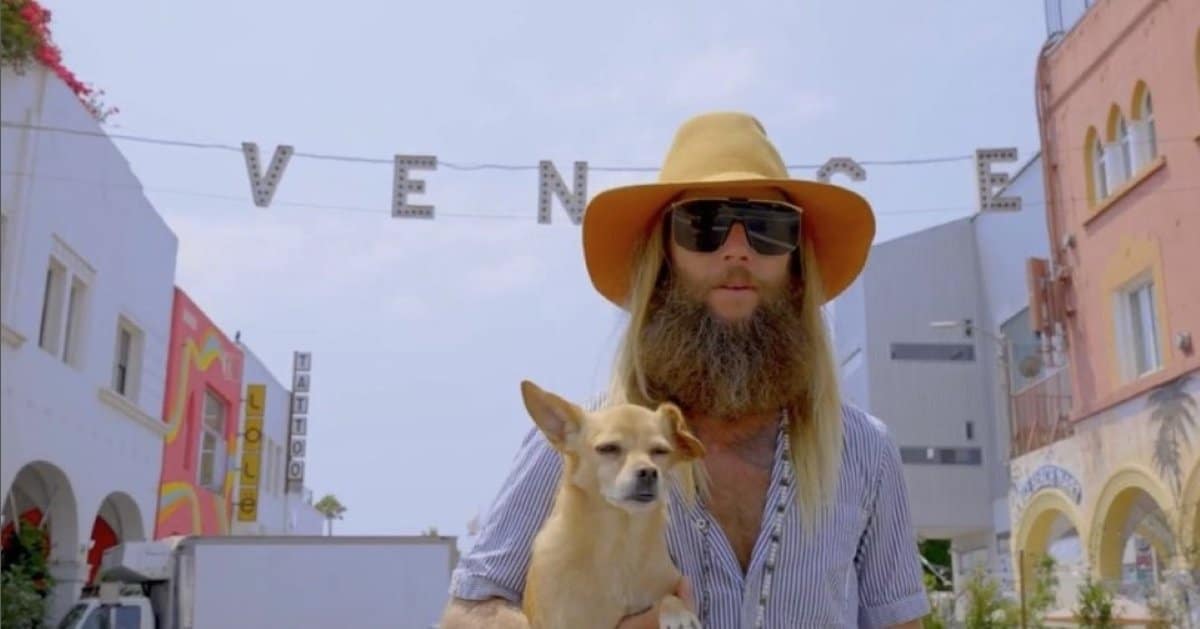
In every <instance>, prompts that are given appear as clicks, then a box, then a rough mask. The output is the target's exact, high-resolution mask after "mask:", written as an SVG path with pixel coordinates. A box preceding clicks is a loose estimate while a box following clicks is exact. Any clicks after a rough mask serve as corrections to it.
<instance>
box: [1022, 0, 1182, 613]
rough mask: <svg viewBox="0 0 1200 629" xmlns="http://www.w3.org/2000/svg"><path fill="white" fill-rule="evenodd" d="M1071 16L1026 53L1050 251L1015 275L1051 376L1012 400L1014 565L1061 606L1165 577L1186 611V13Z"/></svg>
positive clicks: (1127, 7) (1104, 6)
mask: <svg viewBox="0 0 1200 629" xmlns="http://www.w3.org/2000/svg"><path fill="white" fill-rule="evenodd" d="M1048 4H1050V5H1054V4H1055V3H1054V2H1050V3H1048ZM1083 6H1084V9H1083V11H1082V13H1081V14H1080V15H1078V21H1076V22H1075V23H1074V24H1073V25H1067V26H1066V28H1065V29H1062V30H1060V31H1059V32H1052V33H1051V37H1050V39H1049V40H1048V41H1047V43H1046V46H1045V47H1044V48H1043V50H1042V53H1041V54H1040V56H1039V59H1038V71H1037V86H1036V94H1037V107H1038V118H1039V125H1040V132H1041V138H1042V151H1043V155H1044V157H1045V159H1044V169H1045V170H1044V172H1045V181H1046V198H1047V207H1046V214H1047V217H1046V218H1047V228H1048V235H1049V242H1050V245H1051V252H1052V253H1051V256H1050V259H1049V260H1031V261H1030V264H1029V269H1030V273H1029V280H1030V296H1031V312H1033V313H1034V314H1033V320H1034V323H1033V325H1034V327H1035V328H1036V329H1037V330H1038V331H1039V332H1040V338H1041V339H1042V342H1043V351H1044V354H1043V355H1044V358H1043V360H1045V361H1046V363H1047V364H1049V365H1052V368H1051V369H1050V370H1049V373H1050V375H1049V376H1047V377H1046V378H1045V379H1044V380H1043V382H1042V383H1040V384H1039V385H1035V386H1034V387H1031V388H1030V389H1028V390H1027V391H1026V392H1025V393H1022V394H1020V395H1023V396H1024V397H1025V399H1018V400H1017V401H1016V402H1017V403H1016V404H1014V409H1015V415H1016V417H1015V421H1016V424H1017V430H1016V432H1015V434H1017V435H1020V436H1021V437H1022V438H1021V439H1020V442H1019V443H1014V452H1013V454H1014V458H1013V460H1012V464H1011V474H1012V489H1011V491H1010V497H1009V500H1010V513H1011V516H1012V520H1013V529H1012V530H1013V532H1014V534H1013V547H1014V563H1015V564H1016V570H1017V572H1018V575H1026V579H1028V578H1029V577H1028V575H1031V574H1032V566H1033V563H1034V561H1035V560H1036V558H1037V557H1038V556H1039V555H1040V554H1042V553H1045V552H1051V553H1052V554H1054V555H1055V556H1056V557H1057V558H1058V559H1059V560H1060V565H1062V568H1061V572H1060V578H1062V580H1063V582H1062V585H1061V586H1060V588H1059V597H1060V602H1062V603H1063V604H1064V605H1068V604H1070V603H1071V602H1072V600H1073V597H1074V592H1075V582H1076V581H1077V580H1078V579H1079V578H1081V577H1082V575H1084V574H1085V573H1088V572H1090V573H1091V574H1092V576H1093V577H1097V578H1100V579H1103V580H1104V581H1105V582H1107V583H1109V584H1110V585H1112V586H1114V587H1115V588H1116V589H1117V590H1118V592H1119V594H1120V595H1121V596H1122V597H1124V598H1127V599H1130V600H1131V601H1134V602H1139V601H1147V600H1150V599H1151V598H1153V597H1154V596H1155V595H1156V592H1158V593H1161V592H1162V589H1161V588H1162V584H1163V583H1168V582H1169V583H1172V584H1174V587H1175V590H1174V591H1176V592H1187V591H1190V594H1189V595H1188V596H1190V598H1187V597H1184V598H1183V599H1181V600H1184V601H1185V604H1184V608H1186V607H1188V606H1190V607H1191V609H1192V610H1193V612H1192V613H1193V614H1194V613H1196V611H1200V596H1198V594H1200V592H1198V591H1197V589H1196V584H1197V582H1198V581H1200V548H1198V547H1200V508H1198V503H1200V406H1198V404H1200V402H1198V398H1200V355H1198V354H1197V348H1196V345H1197V343H1198V342H1200V339H1197V338H1196V336H1197V335H1198V334H1200V2H1194V1H1183V0H1138V1H1133V2H1131V1H1127V0H1100V1H1098V2H1087V3H1084V5H1083ZM1060 11H1061V9H1060ZM1048 13H1049V12H1048ZM1050 21H1051V22H1052V21H1053V19H1051V20H1050ZM1061 26H1062V25H1060V27H1061ZM1051 30H1055V29H1054V28H1053V27H1052V29H1051ZM1063 400H1065V401H1066V402H1065V403H1061V402H1062V401H1063ZM1047 408H1049V409H1052V412H1051V413H1049V414H1047V413H1045V412H1037V413H1024V414H1023V412H1022V409H1040V410H1041V411H1044V410H1045V409H1047ZM1063 564H1065V565H1063ZM1189 601H1190V602H1189Z"/></svg>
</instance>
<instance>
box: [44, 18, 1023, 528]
mask: <svg viewBox="0 0 1200 629" xmlns="http://www.w3.org/2000/svg"><path fill="white" fill-rule="evenodd" d="M46 5H47V6H48V8H50V9H51V10H52V11H53V12H54V20H53V22H52V29H53V32H54V35H55V38H56V40H57V41H58V43H59V45H60V47H61V48H62V50H63V55H64V59H65V61H66V64H67V66H68V67H69V68H71V69H72V70H74V71H75V72H76V74H77V75H78V76H79V77H80V78H81V79H82V80H84V81H86V82H90V83H94V84H95V85H96V86H97V87H99V88H102V89H104V90H105V91H106V95H105V98H106V100H107V102H108V103H109V104H110V105H116V106H118V107H120V109H121V113H120V114H119V115H117V116H116V117H115V118H113V119H112V121H111V124H110V125H109V129H110V130H111V131H113V132H119V133H130V134H138V135H146V136H154V137H166V138H177V139H186V140H202V141H212V142H220V143H223V144H234V145H236V144H239V143H240V142H242V141H246V140H253V141H256V142H258V143H259V145H260V147H261V148H262V151H263V157H264V160H267V159H269V157H270V153H271V151H272V150H273V148H274V146H275V144H276V143H289V144H292V145H294V146H296V148H297V150H299V151H308V152H319V153H334V154H339V155H358V156H370V157H382V158H389V157H390V156H391V155H393V154H395V153H413V154H434V155H437V156H438V157H439V158H441V159H443V160H448V161H458V162H501V163H515V164H536V162H537V161H538V160H539V159H552V160H554V161H555V163H556V164H557V165H558V168H559V170H560V172H562V173H563V174H564V175H565V176H567V177H569V175H570V169H571V162H572V161H573V160H577V159H583V160H588V161H589V162H590V163H591V164H592V165H635V166H658V165H659V164H660V162H661V159H662V157H663V154H664V152H665V150H666V147H667V145H668V143H669V142H670V139H671V136H672V135H673V133H674V131H675V128H676V127H677V125H678V124H679V123H680V122H682V121H683V120H684V119H686V118H687V117H689V116H691V115H693V114H695V113H699V112H702V111H707V110H711V109H739V110H744V111H748V112H750V113H753V114H755V115H757V116H759V117H760V119H761V120H762V121H763V123H764V124H765V126H766V127H767V130H768V133H769V134H770V135H771V137H772V138H773V139H774V140H775V142H776V144H777V146H778V147H779V149H780V151H781V152H782V153H783V155H784V157H785V159H786V160H787V161H788V162H789V163H814V162H815V163H821V162H824V161H825V160H826V159H827V158H829V157H833V156H840V155H846V156H850V157H854V158H856V159H859V160H883V159H898V158H913V157H928V156H941V155H966V154H970V153H972V152H973V151H974V150H975V149H976V148H979V147H998V146H1016V147H1018V148H1019V149H1020V155H1021V161H1022V162H1023V161H1024V160H1025V159H1027V158H1028V157H1030V156H1032V154H1033V151H1034V149H1035V147H1036V144H1037V128H1036V121H1035V117H1034V105H1033V71H1034V62H1035V58H1036V54H1037V52H1038V49H1039V47H1040V44H1041V42H1042V40H1043V39H1044V33H1045V30H1044V22H1043V15H1042V2H1041V1H1040V0H1023V1H1020V2H961V1H960V0H923V1H921V2H894V1H891V0H873V1H856V2H841V1H834V0H821V1H811V0H810V1H806V2H784V1H782V0H781V1H778V2H753V1H743V2H740V3H733V2H728V1H727V0H725V1H722V0H702V1H697V2H688V3H683V2H644V1H642V2H630V1H612V2H605V3H576V2H562V1H551V0H539V1H537V2H511V3H499V2H475V3H464V2H453V1H449V0H446V1H436V2H435V1H426V2H424V3H415V2H413V3H409V2H405V3H399V2H387V1H378V2H366V1H363V0H346V1H343V2H337V3H330V2H322V3H315V2H284V1H281V0H270V1H257V2H244V1H243V2H230V1H213V0H210V1H206V2H199V1H182V0H179V1H173V2H159V3H146V2H133V1H131V0H109V1H106V2H84V1H83V0H46ZM685 6H686V7H689V8H690V10H687V11H685V10H684V9H683V7H685ZM119 145H120V147H121V148H122V150H123V151H124V152H125V154H126V156H127V157H128V159H129V160H130V162H131V164H132V166H133V169H134V172H135V173H136V174H137V175H138V177H139V178H140V179H141V181H142V183H143V185H144V186H145V188H146V194H147V196H148V197H149V198H150V200H151V201H152V202H153V203H154V204H155V206H156V207H157V208H158V209H159V211H160V212H161V213H162V214H163V216H164V217H165V218H166V220H167V222H168V224H169V225H170V226H171V228H172V229H173V230H174V231H175V232H176V233H177V234H178V236H179V238H180V256H179V261H178V274H177V277H178V284H179V285H180V286H182V287H183V288H184V290H186V291H187V292H188V293H189V294H190V295H191V296H192V297H193V298H194V299H195V300H196V301H197V302H198V303H199V304H200V305H201V307H202V308H204V309H205V311H206V312H207V313H208V314H209V315H210V316H212V317H213V318H214V320H215V321H216V322H217V323H218V324H219V325H221V326H222V327H223V328H224V329H225V330H226V331H227V332H228V333H229V334H230V335H232V334H233V333H234V331H237V330H240V331H241V332H242V339H243V341H244V342H246V343H247V344H249V345H250V346H251V347H252V348H253V349H254V351H255V352H256V353H257V354H258V355H259V356H260V357H262V359H263V360H264V361H265V362H266V363H267V364H268V366H270V368H271V369H272V371H273V372H274V373H275V374H276V376H278V377H280V379H281V380H283V381H285V382H286V381H287V380H288V378H289V377H290V360H291V353H292V351H293V350H296V349H302V350H309V351H311V352H312V353H313V396H312V399H311V421H310V428H309V431H310V432H309V435H310V436H309V446H308V471H307V475H308V477H307V483H308V484H309V485H310V486H311V487H313V488H314V490H315V491H316V492H317V493H318V495H319V494H321V493H324V492H334V493H336V494H337V495H338V496H339V497H340V498H341V500H342V502H343V503H345V504H346V505H347V506H348V507H349V511H348V512H347V514H346V519H345V521H344V522H342V523H339V525H338V528H337V530H338V532H339V533H349V534H358V533H384V534H392V533H396V534H407V533H417V532H419V531H420V530H421V529H423V528H425V527H427V526H431V525H436V526H437V527H438V528H439V530H440V531H441V532H442V533H448V534H457V535H462V534H463V533H464V530H465V524H466V522H467V520H468V519H469V518H470V517H471V516H472V515H473V514H474V513H475V512H476V511H478V510H480V509H482V508H485V507H486V505H487V504H488V502H489V501H490V500H491V498H492V496H493V494H494V493H495V491H496V489H497V487H498V485H499V483H500V482H501V480H502V478H503V476H504V474H505V473H506V471H507V469H508V466H509V465H510V463H511V460H512V456H513V454H514V451H515V448H516V446H517V444H518V442H519V441H520V439H521V438H522V436H523V435H524V434H525V433H526V431H527V430H529V429H530V428H531V426H532V423H531V422H530V420H529V419H528V417H527V416H526V415H525V412H524V410H523V407H522V405H521V402H520V396H519V392H518V382H519V381H520V380H521V379H522V378H532V379H534V380H535V381H537V382H538V383H540V384H542V385H543V386H545V387H547V388H550V389H552V390H555V391H558V392H560V393H562V394H564V395H567V396H569V397H573V398H576V399H580V398H583V397H585V396H587V395H590V394H591V393H593V392H595V391H597V390H599V389H600V388H602V386H603V384H604V382H605V381H606V379H607V373H608V369H609V364H610V355H611V351H612V348H613V346H614V344H615V341H616V338H617V334H618V332H619V330H620V324H621V318H620V316H619V313H618V312H617V311H616V310H615V309H614V308H612V307H610V306H608V305H607V302H605V301H603V300H602V299H601V298H600V297H598V296H597V295H596V294H595V293H594V292H593V291H592V289H591V286H590V284H589V283H588V280H587V275H586V272H585V270H584V267H583V262H582V257H581V253H580V249H579V230H578V227H575V226H573V225H571V224H570V223H569V222H568V221H567V219H566V216H565V214H564V213H563V212H562V211H561V209H559V208H558V207H557V205H556V208H555V214H554V224H553V225H552V226H545V225H538V224H536V222H535V216H536V203H537V173H536V172H535V171H518V172H496V171H484V172H456V171H450V170H440V171H437V172H432V173H426V172H421V173H419V176H420V177H422V178H424V179H425V180H426V181H427V185H428V192H427V194H426V195H425V196H424V198H423V199H422V201H424V202H431V203H433V204H435V205H436V206H437V207H438V210H439V211H440V212H443V215H442V216H439V218H438V219H437V220H435V221H432V222H427V221H416V220H393V219H391V218H390V217H389V215H388V209H389V207H390V194H391V192H390V191H391V183H392V182H391V169H390V168H389V167H388V166H381V165H361V164H344V163H336V162H324V161H314V160H305V159H294V160H293V161H292V163H291V165H290V166H289V168H288V170H287V173H286V175H285V177H284V179H283V182H282V184H281V185H280V188H279V190H278V192H277V194H276V197H275V198H276V201H290V202H300V203H311V204H317V205H339V206H351V207H356V208H365V209H372V210H377V211H376V212H369V211H351V210H334V209H311V208H296V207H280V206H273V207H272V208H271V209H266V210H264V209H260V208H256V207H254V206H253V205H252V204H251V203H250V202H249V200H248V183H247V180H246V174H245V167H244V165H243V162H242V160H241V157H240V156H239V155H237V154H235V153H228V152H219V151H212V152H206V151H198V150H191V149H183V148H171V147H161V146H147V145H142V144H133V143H127V142H120V143H119ZM1016 167H1017V164H1013V165H1011V168H1008V170H1009V172H1015V170H1016ZM996 169H997V170H1005V169H1006V167H1004V166H1003V165H1000V166H997V167H996ZM867 172H868V181H866V182H863V183H855V184H848V185H851V187H853V188H855V189H856V190H859V191H860V192H862V193H863V194H864V195H866V196H867V197H868V199H870V200H871V201H872V202H873V204H874V205H875V209H876V211H877V212H878V213H879V216H878V222H879V239H881V240H882V239H888V238H892V237H895V236H898V235H901V234H905V233H909V232H911V231H914V230H917V229H921V228H924V227H927V226H930V225H933V224H937V223H940V222H944V221H947V220H952V219H955V218H959V217H961V216H964V215H966V214H968V213H970V212H971V211H972V208H973V207H974V203H975V202H974V198H973V196H972V195H973V191H974V181H973V179H972V177H973V167H972V164H971V163H970V162H969V161H964V162H956V163H951V164H943V165H931V166H909V167H883V166H877V167H868V168H867ZM795 174H796V175H797V176H803V177H811V176H812V175H813V173H812V172H811V171H807V172H797V173H795ZM652 177H653V175H652V174H650V173H641V174H637V173H635V174H623V175H617V174H611V173H595V172H594V173H592V176H591V178H590V181H589V194H595V193H596V192H598V191H599V190H601V189H603V188H605V187H607V186H610V185H614V184H617V183H623V182H633V181H644V180H648V179H650V178H652ZM181 191H190V192H201V193H206V194H215V195H233V196H238V197H243V198H246V199H247V200H246V201H245V202H237V201H230V200H226V199H219V198H207V197H203V196H196V195H194V194H181ZM417 199H421V197H414V199H413V202H418V201H417ZM929 209H934V210H937V211H923V212H917V213H913V212H911V210H929ZM897 212H901V213H897ZM450 213H469V214H489V215H510V216H511V215H515V217H510V218H503V217H497V218H486V219H485V218H464V217H451V216H447V215H446V214H450ZM883 419H885V421H886V416H885V417H884V418H883Z"/></svg>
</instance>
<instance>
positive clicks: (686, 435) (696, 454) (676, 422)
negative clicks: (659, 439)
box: [658, 402, 704, 461]
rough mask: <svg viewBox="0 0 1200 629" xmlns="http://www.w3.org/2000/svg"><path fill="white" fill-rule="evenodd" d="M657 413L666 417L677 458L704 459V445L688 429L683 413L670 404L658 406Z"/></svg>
mask: <svg viewBox="0 0 1200 629" xmlns="http://www.w3.org/2000/svg"><path fill="white" fill-rule="evenodd" d="M658 412H659V413H660V414H661V415H662V416H663V417H666V418H667V422H668V423H670V425H671V432H672V435H671V437H672V439H673V440H674V441H675V447H676V448H677V449H678V453H679V458H681V459H682V460H684V461H691V460H693V459H700V458H704V444H702V443H700V440H699V439H697V438H696V436H695V435H693V434H692V431H691V430H690V429H689V428H688V425H687V420H686V419H684V417H683V411H681V410H679V407H678V406H675V405H674V404H672V403H670V402H664V403H662V404H659V405H658Z"/></svg>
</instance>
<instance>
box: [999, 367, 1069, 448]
mask: <svg viewBox="0 0 1200 629" xmlns="http://www.w3.org/2000/svg"><path fill="white" fill-rule="evenodd" d="M1012 413H1013V433H1012V455H1011V456H1012V457H1013V458H1016V457H1018V456H1021V455H1022V454H1025V453H1027V452H1032V451H1034V450H1037V449H1038V448H1042V447H1045V446H1048V445H1050V444H1051V443H1054V442H1055V441H1058V440H1060V439H1065V438H1067V437H1070V436H1071V434H1072V428H1071V424H1070V416H1071V374H1070V371H1069V370H1068V369H1067V368H1066V367H1062V368H1059V369H1058V370H1057V371H1055V372H1053V373H1051V374H1049V375H1047V376H1046V377H1044V378H1042V379H1041V380H1038V381H1037V382H1034V383H1033V384H1031V385H1029V386H1027V387H1025V388H1024V389H1022V390H1020V391H1018V392H1016V393H1015V394H1013V397H1012Z"/></svg>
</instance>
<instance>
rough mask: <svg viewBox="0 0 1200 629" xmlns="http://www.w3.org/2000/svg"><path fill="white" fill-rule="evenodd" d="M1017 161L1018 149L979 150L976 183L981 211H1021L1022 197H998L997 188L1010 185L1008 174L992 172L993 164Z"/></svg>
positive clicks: (976, 160) (976, 152) (976, 157)
mask: <svg viewBox="0 0 1200 629" xmlns="http://www.w3.org/2000/svg"><path fill="white" fill-rule="evenodd" d="M1015 161H1017V149H1015V148H1005V149H977V150H976V151H975V183H976V185H978V189H979V211H980V212H988V211H1008V212H1019V211H1021V197H997V196H994V195H995V191H996V188H997V187H1000V186H1003V185H1005V184H1007V183H1008V174H1007V173H994V172H992V163H993V162H1015Z"/></svg>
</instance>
